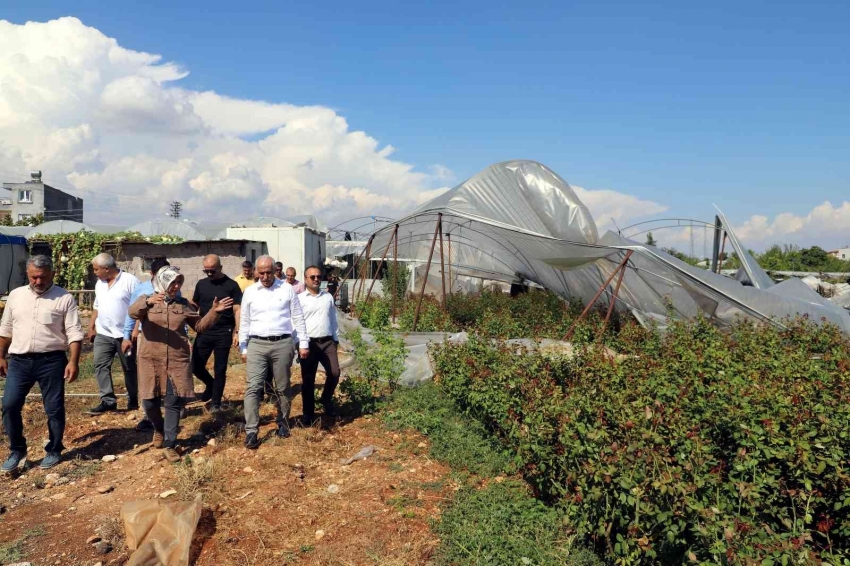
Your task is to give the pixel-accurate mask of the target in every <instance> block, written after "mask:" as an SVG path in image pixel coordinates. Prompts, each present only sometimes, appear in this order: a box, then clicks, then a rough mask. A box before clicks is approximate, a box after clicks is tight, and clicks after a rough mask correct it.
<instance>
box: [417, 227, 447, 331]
mask: <svg viewBox="0 0 850 566" xmlns="http://www.w3.org/2000/svg"><path fill="white" fill-rule="evenodd" d="M442 219H443V214H442V213H439V214H438V215H437V225H436V226H435V227H434V237H433V238H432V239H431V251H430V252H428V265H427V266H426V267H425V276H424V277H423V278H422V288H421V289H420V290H419V302H418V303H416V314H414V315H413V329H412V330H411V332H416V325H417V324H419V311H420V310H421V309H422V298H423V297H424V296H425V284H426V283H428V272H429V271H431V258H433V257H434V246H435V245H436V243H437V232H438V230H439V229H440V225H441V224H442Z"/></svg>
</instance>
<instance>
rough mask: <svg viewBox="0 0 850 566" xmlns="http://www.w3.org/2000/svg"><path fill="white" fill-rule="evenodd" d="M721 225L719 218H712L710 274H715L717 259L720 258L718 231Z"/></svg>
mask: <svg viewBox="0 0 850 566" xmlns="http://www.w3.org/2000/svg"><path fill="white" fill-rule="evenodd" d="M721 228H723V224H722V223H721V222H720V217H719V216H715V217H714V241H713V243H712V245H711V272H712V273H717V259H718V258H719V257H720V231H721Z"/></svg>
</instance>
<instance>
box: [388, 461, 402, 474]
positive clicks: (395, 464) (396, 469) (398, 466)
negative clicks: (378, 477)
mask: <svg viewBox="0 0 850 566" xmlns="http://www.w3.org/2000/svg"><path fill="white" fill-rule="evenodd" d="M390 471H391V472H392V473H394V474H398V473H400V472H403V471H404V466H402V465H401V464H399V463H398V462H392V463H390Z"/></svg>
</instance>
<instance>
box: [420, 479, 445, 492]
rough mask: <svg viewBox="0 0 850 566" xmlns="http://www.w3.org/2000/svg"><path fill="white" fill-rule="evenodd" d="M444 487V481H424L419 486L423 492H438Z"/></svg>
mask: <svg viewBox="0 0 850 566" xmlns="http://www.w3.org/2000/svg"><path fill="white" fill-rule="evenodd" d="M445 486H446V480H443V479H440V480H437V481H426V482H422V483H420V484H419V487H421V488H422V489H424V490H425V491H440V490H441V489H443V488H444V487H445Z"/></svg>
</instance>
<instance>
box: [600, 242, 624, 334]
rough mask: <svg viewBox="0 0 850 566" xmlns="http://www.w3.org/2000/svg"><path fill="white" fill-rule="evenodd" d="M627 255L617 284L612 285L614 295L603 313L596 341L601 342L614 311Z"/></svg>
mask: <svg viewBox="0 0 850 566" xmlns="http://www.w3.org/2000/svg"><path fill="white" fill-rule="evenodd" d="M628 259H629V258H628V257H627V258H626V260H625V261H624V262H623V264H622V266H621V269H620V276H619V277H618V278H617V285H616V286H614V295H613V296H612V297H611V304H610V305H608V312H607V313H605V320H604V321H603V322H602V329H601V330H600V331H599V336H597V337H596V341H597V342H602V335H603V334H605V329H606V328H607V327H608V321H609V320H611V315H612V314H613V313H614V305H616V304H617V295H619V294H620V285H622V283H623V277H625V275H626V264H625V262H627V261H628Z"/></svg>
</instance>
